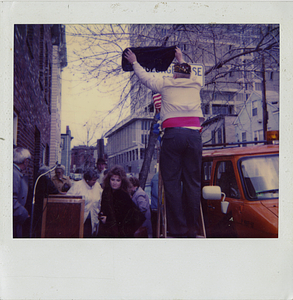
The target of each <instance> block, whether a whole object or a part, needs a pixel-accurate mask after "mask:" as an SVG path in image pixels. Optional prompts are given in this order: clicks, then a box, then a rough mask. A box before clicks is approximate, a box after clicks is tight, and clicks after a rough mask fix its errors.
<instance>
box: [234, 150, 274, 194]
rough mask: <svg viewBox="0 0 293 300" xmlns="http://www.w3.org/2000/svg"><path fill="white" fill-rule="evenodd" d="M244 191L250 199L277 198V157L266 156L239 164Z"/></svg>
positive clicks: (252, 158)
mask: <svg viewBox="0 0 293 300" xmlns="http://www.w3.org/2000/svg"><path fill="white" fill-rule="evenodd" d="M240 167H241V172H242V176H243V178H244V184H245V190H246V193H247V195H248V197H249V198H252V199H273V198H277V197H279V156H278V155H267V156H260V157H251V158H246V159H243V160H242V161H241V162H240Z"/></svg>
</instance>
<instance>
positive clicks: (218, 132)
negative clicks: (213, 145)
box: [217, 128, 223, 144]
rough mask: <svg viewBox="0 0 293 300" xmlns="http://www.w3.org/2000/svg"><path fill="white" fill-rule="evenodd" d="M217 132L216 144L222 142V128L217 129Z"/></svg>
mask: <svg viewBox="0 0 293 300" xmlns="http://www.w3.org/2000/svg"><path fill="white" fill-rule="evenodd" d="M217 134H218V144H222V143H223V139H222V128H219V129H218V130H217Z"/></svg>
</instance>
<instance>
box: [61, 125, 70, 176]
mask: <svg viewBox="0 0 293 300" xmlns="http://www.w3.org/2000/svg"><path fill="white" fill-rule="evenodd" d="M72 139H73V137H72V136H71V130H70V129H69V126H66V133H62V134H61V144H60V149H61V164H62V165H63V166H64V167H65V173H64V174H65V175H66V176H69V174H70V166H71V140H72ZM59 162H60V161H59Z"/></svg>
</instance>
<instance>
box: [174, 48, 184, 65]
mask: <svg viewBox="0 0 293 300" xmlns="http://www.w3.org/2000/svg"><path fill="white" fill-rule="evenodd" d="M175 57H176V59H177V60H178V62H179V63H180V64H182V63H184V62H185V61H184V59H183V55H182V52H181V49H180V48H178V47H176V49H175Z"/></svg>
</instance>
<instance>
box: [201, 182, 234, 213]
mask: <svg viewBox="0 0 293 300" xmlns="http://www.w3.org/2000/svg"><path fill="white" fill-rule="evenodd" d="M202 196H203V198H204V199H205V200H221V199H222V197H223V199H222V201H221V211H222V213H223V214H226V213H227V211H228V207H229V202H228V201H225V198H226V195H225V193H222V191H221V188H220V187H219V186H217V185H213V186H211V185H209V186H204V187H203V188H202Z"/></svg>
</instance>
